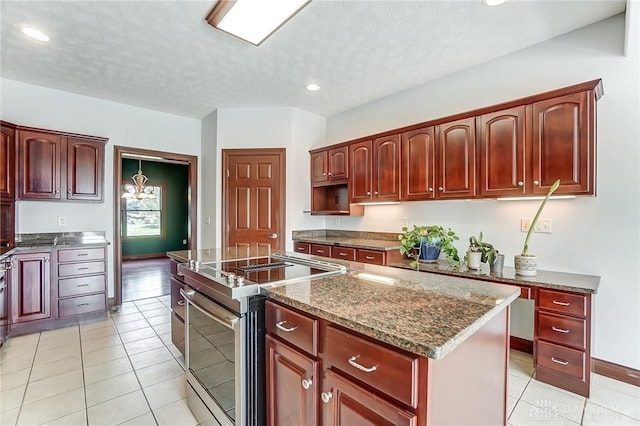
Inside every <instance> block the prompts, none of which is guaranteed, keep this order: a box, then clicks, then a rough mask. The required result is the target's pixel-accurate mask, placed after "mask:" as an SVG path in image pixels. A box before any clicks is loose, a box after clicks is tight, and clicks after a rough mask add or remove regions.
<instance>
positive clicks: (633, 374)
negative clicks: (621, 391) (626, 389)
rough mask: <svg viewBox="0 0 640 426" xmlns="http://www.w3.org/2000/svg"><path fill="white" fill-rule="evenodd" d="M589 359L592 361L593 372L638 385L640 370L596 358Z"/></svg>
mask: <svg viewBox="0 0 640 426" xmlns="http://www.w3.org/2000/svg"><path fill="white" fill-rule="evenodd" d="M591 361H592V362H593V372H594V373H596V374H600V375H601V376H606V377H609V378H611V379H615V380H619V381H621V382H625V383H629V384H630V385H634V386H640V370H636V369H635V368H631V367H625V366H624V365H620V364H614V363H613V362H609V361H603V360H601V359H597V358H592V359H591Z"/></svg>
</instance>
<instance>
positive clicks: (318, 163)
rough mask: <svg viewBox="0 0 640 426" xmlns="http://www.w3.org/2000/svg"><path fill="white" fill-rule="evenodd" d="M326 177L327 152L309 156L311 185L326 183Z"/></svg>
mask: <svg viewBox="0 0 640 426" xmlns="http://www.w3.org/2000/svg"><path fill="white" fill-rule="evenodd" d="M328 179H329V177H328V176H327V151H321V152H316V153H313V154H311V183H317V182H326V181H327V180H328Z"/></svg>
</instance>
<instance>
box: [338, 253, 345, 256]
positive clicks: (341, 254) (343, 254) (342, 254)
mask: <svg viewBox="0 0 640 426" xmlns="http://www.w3.org/2000/svg"><path fill="white" fill-rule="evenodd" d="M338 254H339V255H340V256H346V255H347V253H338Z"/></svg>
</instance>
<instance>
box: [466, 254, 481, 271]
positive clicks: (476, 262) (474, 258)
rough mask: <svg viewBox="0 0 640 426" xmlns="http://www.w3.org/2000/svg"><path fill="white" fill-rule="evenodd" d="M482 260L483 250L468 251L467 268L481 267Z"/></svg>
mask: <svg viewBox="0 0 640 426" xmlns="http://www.w3.org/2000/svg"><path fill="white" fill-rule="evenodd" d="M481 260H482V252H479V251H468V252H467V268H469V269H480V263H481Z"/></svg>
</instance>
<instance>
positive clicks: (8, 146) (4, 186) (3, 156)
mask: <svg viewBox="0 0 640 426" xmlns="http://www.w3.org/2000/svg"><path fill="white" fill-rule="evenodd" d="M0 128H1V130H2V132H1V133H0V166H1V167H2V173H0V199H2V200H10V201H13V200H15V198H16V193H15V190H16V181H15V177H16V139H15V127H14V126H12V125H9V124H8V123H5V122H2V125H1V126H0Z"/></svg>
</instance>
